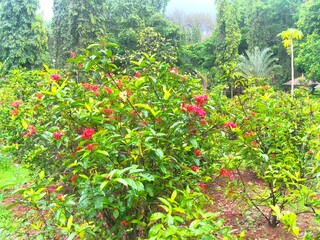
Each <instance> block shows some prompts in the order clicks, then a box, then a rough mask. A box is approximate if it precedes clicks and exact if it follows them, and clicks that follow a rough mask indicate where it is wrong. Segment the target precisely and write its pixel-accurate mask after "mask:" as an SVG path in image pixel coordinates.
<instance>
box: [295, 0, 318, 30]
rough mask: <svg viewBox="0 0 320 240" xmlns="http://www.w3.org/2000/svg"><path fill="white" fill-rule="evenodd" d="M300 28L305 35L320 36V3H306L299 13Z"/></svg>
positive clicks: (313, 0)
mask: <svg viewBox="0 0 320 240" xmlns="http://www.w3.org/2000/svg"><path fill="white" fill-rule="evenodd" d="M298 27H299V29H301V31H302V32H303V33H304V34H305V35H308V34H312V33H316V34H320V1H319V0H307V1H305V2H304V3H303V4H302V6H301V9H300V12H299V20H298Z"/></svg>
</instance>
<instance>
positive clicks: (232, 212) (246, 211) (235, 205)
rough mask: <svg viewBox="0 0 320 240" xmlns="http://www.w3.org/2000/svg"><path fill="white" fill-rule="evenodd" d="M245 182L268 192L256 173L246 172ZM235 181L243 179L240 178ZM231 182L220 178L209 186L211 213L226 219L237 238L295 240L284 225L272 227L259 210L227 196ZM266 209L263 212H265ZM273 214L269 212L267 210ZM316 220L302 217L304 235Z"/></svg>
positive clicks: (230, 194)
mask: <svg viewBox="0 0 320 240" xmlns="http://www.w3.org/2000/svg"><path fill="white" fill-rule="evenodd" d="M240 174H241V178H242V179H243V181H244V183H245V184H246V185H254V186H255V187H257V188H261V189H263V188H265V186H264V183H263V180H261V179H260V178H258V177H257V176H256V174H255V173H254V172H253V171H242V172H241V173H240ZM233 178H234V179H233V180H235V179H238V180H239V179H240V178H239V176H238V175H237V174H235V175H234V176H233ZM227 181H228V179H226V178H223V177H219V178H218V179H217V181H215V182H213V183H211V184H209V185H208V193H209V195H210V196H211V197H212V198H213V201H214V206H213V207H210V209H209V210H210V211H214V212H220V216H221V217H222V218H224V219H225V225H228V226H231V227H232V229H233V233H234V234H240V233H241V232H242V231H245V234H246V237H245V239H248V240H260V239H261V240H262V239H263V240H281V239H282V240H291V239H295V237H294V236H293V235H292V234H291V233H289V232H288V231H287V230H286V229H284V228H283V224H281V223H280V224H279V225H278V226H277V227H270V226H269V225H268V223H267V220H266V219H265V218H264V217H263V216H262V214H261V213H260V212H259V211H258V210H257V209H255V208H251V207H249V205H248V203H246V201H245V200H244V199H240V198H236V197H235V196H236V194H233V193H232V192H225V187H226V185H227ZM262 209H263V208H262ZM263 212H264V213H266V214H269V209H268V208H265V209H263ZM312 219H314V216H313V215H312V214H311V213H306V214H303V215H302V214H301V215H299V216H298V217H297V225H298V226H299V227H300V228H301V230H300V233H301V234H303V233H304V231H305V230H310V229H312V227H311V226H310V225H312V224H310V223H311V222H312Z"/></svg>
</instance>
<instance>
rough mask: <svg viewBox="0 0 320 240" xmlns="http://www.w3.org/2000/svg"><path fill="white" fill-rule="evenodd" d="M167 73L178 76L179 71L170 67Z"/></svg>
mask: <svg viewBox="0 0 320 240" xmlns="http://www.w3.org/2000/svg"><path fill="white" fill-rule="evenodd" d="M169 72H171V73H174V74H178V73H179V69H178V68H175V67H171V68H169Z"/></svg>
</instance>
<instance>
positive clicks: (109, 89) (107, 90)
mask: <svg viewBox="0 0 320 240" xmlns="http://www.w3.org/2000/svg"><path fill="white" fill-rule="evenodd" d="M103 90H105V91H106V92H107V93H108V94H111V93H112V90H111V88H108V87H106V86H104V87H103Z"/></svg>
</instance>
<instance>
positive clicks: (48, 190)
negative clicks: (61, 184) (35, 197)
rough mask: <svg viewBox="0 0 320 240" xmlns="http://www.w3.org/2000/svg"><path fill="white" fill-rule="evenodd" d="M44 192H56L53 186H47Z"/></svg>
mask: <svg viewBox="0 0 320 240" xmlns="http://www.w3.org/2000/svg"><path fill="white" fill-rule="evenodd" d="M46 192H47V193H54V192H56V189H55V188H47V190H46Z"/></svg>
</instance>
